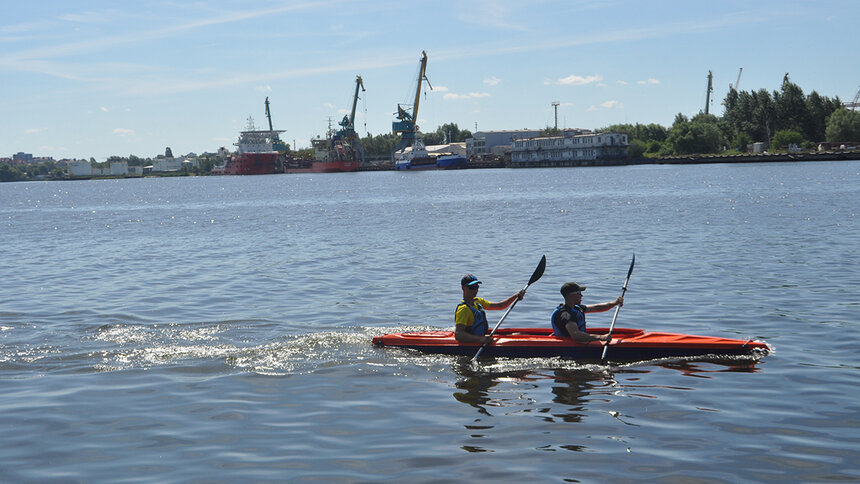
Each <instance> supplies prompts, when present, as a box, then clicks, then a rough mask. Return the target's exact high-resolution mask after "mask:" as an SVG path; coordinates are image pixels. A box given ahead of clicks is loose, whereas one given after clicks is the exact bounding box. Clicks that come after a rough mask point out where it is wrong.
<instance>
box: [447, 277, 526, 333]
mask: <svg viewBox="0 0 860 484" xmlns="http://www.w3.org/2000/svg"><path fill="white" fill-rule="evenodd" d="M480 286H481V281H479V280H478V278H477V277H475V276H474V275H472V274H466V275H465V276H463V278H462V279H460V287H461V288H462V289H463V300H462V301H460V304H459V305H457V311H456V312H455V313H454V338H456V339H457V341H460V342H463V343H468V342H475V343H489V342H490V341H489V340H490V336H489V335H488V334H487V333H488V332H489V330H490V328H489V324H488V323H487V313H485V312H484V310H485V309H494V310H498V309H505V308H507V307H508V306H510V305H511V304H513V302H514V301H519V300H521V299H522V298H523V296H525V294H526V292H525V291H524V290H522V289H520V290H519V291H517V292H516V293H515V294H514V295H513V296H511V297H509V298H507V299H505V300H504V301H502V302H490V301H487V300H486V299H483V298H480V297H477V296H478V289H480Z"/></svg>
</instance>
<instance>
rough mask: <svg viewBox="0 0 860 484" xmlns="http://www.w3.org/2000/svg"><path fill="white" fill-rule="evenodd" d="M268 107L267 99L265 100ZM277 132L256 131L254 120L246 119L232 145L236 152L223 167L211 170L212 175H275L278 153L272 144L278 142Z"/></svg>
mask: <svg viewBox="0 0 860 484" xmlns="http://www.w3.org/2000/svg"><path fill="white" fill-rule="evenodd" d="M266 103H267V107H268V99H266ZM278 133H283V131H278V130H271V129H270V130H258V129H257V128H256V127H255V126H254V119H253V118H252V117H250V116H249V117H248V124H247V126H246V128H245V131H242V132H240V133H239V141H237V142H236V143H234V145H235V146H236V148H237V149H236V152H235V153H234V154H233V155H232V156H230V157H229V158H228V159H227V161H226V163H225V164H224V166H218V167H215V168H213V169H212V172H213V173H214V174H222V175H271V174H273V173H277V172H278V171H280V170H278V168H277V165H278V152H277V151H276V150H275V147H274V145H273V144H274V143H277V142H278V141H280V140H279V138H278Z"/></svg>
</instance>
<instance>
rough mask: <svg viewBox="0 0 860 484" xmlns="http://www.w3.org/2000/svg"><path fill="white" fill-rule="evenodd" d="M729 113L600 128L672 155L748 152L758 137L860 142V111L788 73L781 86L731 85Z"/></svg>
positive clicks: (633, 147) (639, 151)
mask: <svg viewBox="0 0 860 484" xmlns="http://www.w3.org/2000/svg"><path fill="white" fill-rule="evenodd" d="M722 104H723V106H724V107H725V112H724V114H723V116H721V117H719V116H715V115H713V114H703V113H699V114H697V115H695V116H693V117H692V118H688V117H687V116H685V115H684V114H681V113H679V114H677V115H676V116H675V120H674V122H673V123H672V126H671V127H669V128H666V127H663V126H661V125H658V124H648V125H642V124H638V123H637V124H635V125H631V124H616V125H611V126H607V127H605V128H602V129H600V130H598V131H600V132H609V131H613V132H618V133H625V134H627V135H628V137H629V142H630V149H629V154H630V156H631V157H632V158H638V157H641V156H648V155H652V156H669V155H690V154H708V153H722V152H726V151H740V152H746V151H747V150H748V146H749V145H751V144H752V143H755V142H761V143H764V145H765V147H767V148H768V149H771V150H782V149H786V148H788V146H789V145H792V144H793V145H797V146H798V147H802V148H805V149H815V148H816V147H817V145H818V144H819V143H820V142H822V141H829V142H860V113H858V112H855V111H849V110H848V109H846V108H845V107H843V104H842V101H840V99H839V97H838V96H837V97H835V98H829V97H827V96H821V95H820V94H818V93H817V92H815V91H812V93H810V94H808V95H805V94H804V93H803V89H801V88H800V86H798V85H797V84H795V83H793V82H791V81H790V80H789V78H788V74H786V76H785V77H784V78H783V82H782V87H781V88H780V90H779V91H773V92H772V93H771V92H768V91H767V90H766V89H759V90H757V91H738V90H736V89H734V88H731V89H729V92H728V94H726V97H725V99H724V101H723V103H722Z"/></svg>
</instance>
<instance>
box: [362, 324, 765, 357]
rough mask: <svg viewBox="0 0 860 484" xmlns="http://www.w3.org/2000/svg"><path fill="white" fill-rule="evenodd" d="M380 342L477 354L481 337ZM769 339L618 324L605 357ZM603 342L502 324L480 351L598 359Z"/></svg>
mask: <svg viewBox="0 0 860 484" xmlns="http://www.w3.org/2000/svg"><path fill="white" fill-rule="evenodd" d="M608 331H609V328H590V329H589V330H588V332H589V333H596V334H603V333H607V332H608ZM373 344H374V345H376V346H393V347H399V348H409V349H413V350H418V351H421V352H424V353H434V354H444V355H468V356H474V355H475V353H476V352H477V351H478V348H480V347H481V345H480V344H479V343H460V342H459V341H457V340H456V339H455V338H454V333H453V331H414V332H406V333H390V334H385V335H381V336H376V337H374V338H373ZM769 351H770V348H769V347H768V346H767V344H765V343H762V342H759V341H752V340H739V339H730V338H720V337H714V336H697V335H690V334H679V333H664V332H656V331H648V332H646V331H643V330H641V329H632V328H615V330H614V331H613V332H612V342H611V343H610V344H609V350H608V351H607V356H606V358H607V359H608V360H612V361H643V360H652V359H657V358H673V357H702V356H760V355H761V356H763V355H765V354H767V353H768V352H769ZM602 353H603V342H600V341H594V342H590V343H585V344H583V343H577V342H574V341H573V340H571V339H570V338H559V337H557V336H554V335H553V334H552V330H551V329H549V328H507V329H500V330H498V331H497V332H496V334H495V335H494V336H493V343H492V344H491V345H487V347H486V348H484V350H483V351H482V352H481V356H482V357H484V356H486V357H506V358H541V357H561V358H569V359H576V360H599V359H600V356H601V354H602Z"/></svg>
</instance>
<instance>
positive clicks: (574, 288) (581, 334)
mask: <svg viewBox="0 0 860 484" xmlns="http://www.w3.org/2000/svg"><path fill="white" fill-rule="evenodd" d="M584 290H585V286H580V285H579V284H577V283H575V282H565V283H564V284H562V286H561V295H562V296H563V297H564V303H562V304H559V305H558V307H557V308H555V311H553V313H552V333H553V334H554V335H556V336H558V337H561V338H573V340H574V341H576V342H577V343H588V342H591V341H611V340H612V336H611V335H610V334H609V333H606V334H591V333H587V332H586V331H585V313H595V312H601V311H609V310H610V309H612V308H614V307H615V306H623V305H624V298H623V297H621V296H619V297H618V298H617V299H615V300H614V301H608V302H605V303H600V304H589V305H587V306H586V305H585V304H582V291H584Z"/></svg>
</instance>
